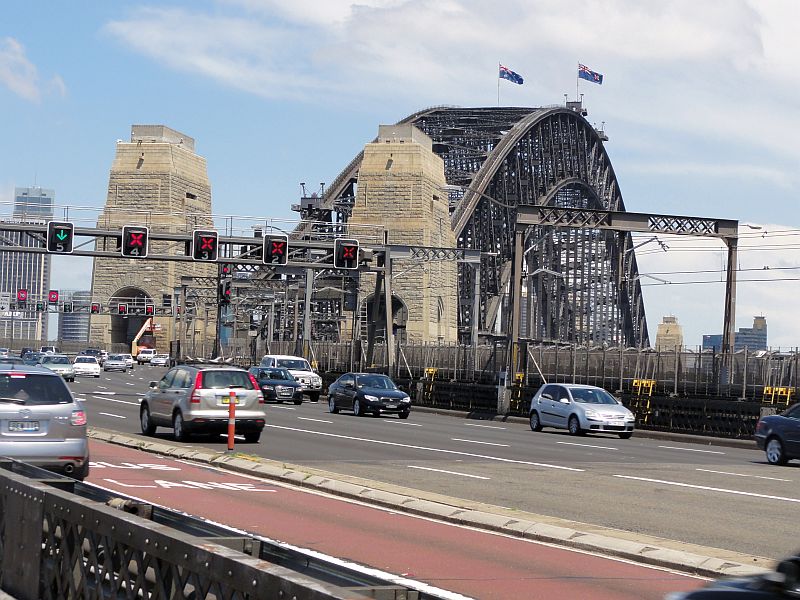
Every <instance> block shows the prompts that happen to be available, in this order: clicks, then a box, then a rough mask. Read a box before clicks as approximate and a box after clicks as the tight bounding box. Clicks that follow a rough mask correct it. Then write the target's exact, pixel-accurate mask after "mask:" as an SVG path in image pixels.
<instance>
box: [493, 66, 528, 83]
mask: <svg viewBox="0 0 800 600" xmlns="http://www.w3.org/2000/svg"><path fill="white" fill-rule="evenodd" d="M499 77H500V79H508V80H509V81H510V82H512V83H517V84H519V85H522V84H523V83H524V80H523V79H522V75H520V74H519V73H514V71H512V70H511V69H509V68H508V67H504V66H503V65H500V75H499Z"/></svg>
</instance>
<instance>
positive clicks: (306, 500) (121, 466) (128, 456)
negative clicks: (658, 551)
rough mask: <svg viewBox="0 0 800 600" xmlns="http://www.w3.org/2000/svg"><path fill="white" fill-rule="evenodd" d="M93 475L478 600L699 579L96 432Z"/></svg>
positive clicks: (646, 594)
mask: <svg viewBox="0 0 800 600" xmlns="http://www.w3.org/2000/svg"><path fill="white" fill-rule="evenodd" d="M91 452H92V463H93V465H92V469H91V471H90V476H89V478H88V481H89V482H90V483H94V484H96V485H100V486H102V487H104V488H107V489H111V490H115V491H118V492H120V493H122V494H127V495H130V496H136V497H138V498H141V499H143V500H147V501H149V502H153V503H155V504H160V505H163V506H167V507H170V508H174V509H176V510H180V511H183V512H186V513H190V514H192V515H195V516H198V517H202V518H205V519H209V520H211V521H215V522H218V523H222V524H225V525H229V526H232V527H236V528H238V529H242V530H246V531H249V532H251V533H253V534H256V535H261V536H264V537H268V538H270V539H274V540H279V541H282V542H286V543H289V544H292V545H295V546H299V547H302V548H308V549H312V550H315V551H317V552H322V553H324V554H328V555H331V556H335V557H338V558H341V559H345V560H349V561H352V562H355V563H359V564H363V565H367V566H370V567H373V568H377V569H381V570H383V571H387V572H390V573H393V574H395V575H401V576H404V577H408V578H411V579H415V580H418V581H422V582H425V583H427V584H429V585H432V586H435V587H438V588H442V589H445V590H450V591H453V592H457V593H459V594H463V595H466V596H471V597H473V598H480V599H502V598H527V599H542V600H555V599H559V598H565V599H581V600H612V599H614V600H633V599H647V600H649V599H653V600H656V599H662V598H664V595H665V594H666V593H668V592H671V591H684V590H690V589H696V588H698V587H701V586H702V584H703V581H702V580H700V579H697V578H693V577H689V576H685V575H680V574H676V573H672V572H669V571H663V570H660V569H655V568H650V567H645V566H640V565H635V564H631V563H628V562H624V561H619V560H614V559H609V558H603V557H599V556H595V555H591V554H586V553H582V552H577V551H572V550H566V549H561V548H555V547H552V546H548V545H545V544H538V543H534V542H530V541H525V540H521V539H517V538H512V537H508V536H504V535H498V534H493V533H489V532H484V531H478V530H474V529H469V528H465V527H459V526H456V525H451V524H447V523H441V522H437V521H432V520H429V519H425V518H421V517H416V516H411V515H406V514H403V513H398V512H394V511H391V510H387V509H381V508H375V507H371V506H365V505H363V504H359V503H355V502H351V501H348V500H344V499H339V498H332V497H329V496H325V495H321V494H315V493H311V492H308V491H303V490H298V489H296V488H289V487H283V486H281V485H278V484H276V483H274V482H271V481H267V480H259V479H254V478H251V477H244V476H241V475H238V474H235V473H230V472H225V471H220V470H217V469H213V468H209V467H205V466H203V465H198V464H189V463H187V462H183V461H178V460H175V459H172V458H167V457H161V456H158V455H154V454H151V453H147V452H144V451H141V450H136V449H132V448H126V447H123V446H117V445H113V444H108V443H105V442H100V441H97V440H92V441H91Z"/></svg>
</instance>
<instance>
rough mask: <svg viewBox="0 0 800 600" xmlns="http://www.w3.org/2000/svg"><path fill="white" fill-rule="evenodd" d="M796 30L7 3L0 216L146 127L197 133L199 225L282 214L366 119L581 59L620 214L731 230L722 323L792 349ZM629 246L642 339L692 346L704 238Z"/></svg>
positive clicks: (488, 10)
mask: <svg viewBox="0 0 800 600" xmlns="http://www.w3.org/2000/svg"><path fill="white" fill-rule="evenodd" d="M799 19H800V3H797V2H796V1H795V0H749V1H748V0H704V1H703V2H697V1H696V0H692V1H689V0H663V1H660V2H641V0H595V1H591V0H574V1H572V2H567V3H565V2H561V1H560V0H495V1H494V2H491V3H487V2H484V1H481V0H362V1H360V2H350V1H348V0H286V1H280V0H191V1H188V0H187V1H178V0H159V1H158V2H148V1H147V0H140V1H137V2H129V1H125V0H119V1H115V2H102V1H100V0H95V1H91V0H79V1H77V2H61V1H57V0H40V1H37V2H23V1H20V0H9V1H7V2H3V3H2V5H1V6H0V115H2V116H0V122H2V123H3V133H4V138H5V139H4V143H2V144H0V203H2V202H5V203H9V202H11V201H12V200H13V191H14V187H15V186H20V187H25V186H30V185H39V186H42V187H45V188H52V189H54V190H55V192H56V202H57V204H58V205H68V206H72V207H75V206H85V207H97V208H100V207H102V205H103V203H104V201H105V197H106V193H107V186H108V175H109V169H110V167H111V162H112V159H113V157H114V150H115V142H116V140H117V139H125V140H127V139H129V136H130V126H131V124H134V123H137V124H138V123H147V124H150V123H159V124H165V125H168V126H170V127H172V128H174V129H177V130H179V131H181V132H183V133H186V134H188V135H190V136H192V137H194V138H195V140H196V151H197V152H198V153H199V154H200V155H202V156H204V157H205V158H206V160H207V163H208V172H209V178H210V180H211V185H212V194H213V206H214V212H215V213H216V214H219V215H222V214H233V215H257V216H263V217H265V218H279V219H295V218H296V213H292V212H291V210H290V205H291V204H292V203H297V202H298V199H299V196H300V192H301V189H300V182H307V186H308V187H309V189H310V191H315V190H316V189H318V187H319V186H318V184H319V182H327V183H330V182H332V181H333V179H334V178H335V177H336V176H337V175H338V174H339V172H340V171H341V170H342V169H343V168H344V167H345V166H346V165H347V164H348V163H349V162H350V160H351V159H352V158H353V157H354V156H355V155H356V154H357V153H358V152H359V151H360V150H361V149H362V148H363V146H364V144H365V143H368V142H370V141H371V140H372V139H373V138H374V137H375V135H376V134H377V131H378V126H379V125H380V124H388V123H394V122H397V121H399V120H400V119H403V118H404V117H406V116H408V115H410V114H412V113H414V112H416V111H418V110H420V109H422V108H425V107H429V106H437V105H451V106H463V107H468V106H496V105H497V104H498V77H497V75H498V63H502V64H503V65H505V66H507V67H508V68H510V69H512V70H514V71H515V72H517V73H519V74H520V75H522V76H523V77H524V80H525V82H524V84H523V85H516V84H514V83H511V82H508V81H505V80H502V81H500V82H499V83H500V104H501V105H503V106H530V107H536V106H545V105H554V104H562V103H563V102H564V96H565V94H567V95H568V96H569V99H570V100H572V99H574V96H575V94H576V73H577V64H578V63H582V64H585V65H587V66H588V67H589V68H590V69H593V70H595V71H597V72H599V73H602V74H603V75H604V80H603V83H602V85H595V84H592V83H589V82H586V81H581V85H580V93H582V94H584V97H583V100H584V104H585V106H586V108H587V109H588V117H587V118H588V119H589V121H590V122H592V123H593V124H595V126H596V127H601V128H603V129H604V130H605V132H606V133H607V135H608V136H609V141H608V142H607V143H606V144H605V147H606V150H607V152H608V154H609V156H610V158H611V162H612V164H613V166H614V171H615V173H616V176H617V180H618V182H619V185H620V189H621V191H622V196H623V198H624V201H625V206H626V208H627V210H629V211H635V212H651V213H662V214H674V215H691V216H703V217H713V218H722V219H735V220H738V221H739V222H740V223H742V224H747V225H742V227H741V239H740V250H739V257H738V263H739V264H738V268H739V269H740V270H739V272H738V273H737V276H738V285H737V308H736V315H737V318H736V327H737V328H740V327H750V326H751V325H752V323H753V317H754V316H756V315H763V316H765V317H766V318H767V323H768V327H769V344H770V346H772V347H783V348H790V347H796V346H800V319H798V318H797V317H796V305H797V298H798V295H800V206H799V204H800V203H798V197H797V191H796V190H797V189H798V183H800V181H798V179H800V169H798V163H800V144H798V143H797V131H800V111H798V110H797V109H798V99H797V92H798V90H799V89H800V70H798V69H797V68H796V57H797V56H798V55H800V37H798V36H797V34H796V31H795V24H796V23H797V22H798V20H799ZM9 212H10V208H9V205H8V204H0V214H8V213H9ZM650 238H652V236H647V235H637V243H638V242H647V240H648V239H650ZM665 248H666V249H665ZM636 254H637V261H638V263H639V271H640V273H642V274H643V275H642V277H641V279H640V282H641V284H642V286H643V292H644V298H645V308H646V312H647V317H648V324H649V330H650V336H651V342H654V341H655V335H656V327H657V325H658V323H659V322H660V321H661V318H662V317H663V316H665V315H672V316H675V317H677V319H678V322H679V323H680V324H681V325H682V327H683V330H684V343H685V344H686V345H687V346H690V347H691V346H697V345H699V344H700V343H701V339H702V335H703V334H704V333H721V331H722V320H723V300H724V283H723V282H722V281H721V279H722V278H721V275H720V270H721V269H722V268H723V266H724V255H725V253H724V245H723V244H722V242H719V241H710V240H699V239H697V238H686V237H680V238H678V237H677V236H671V237H669V236H659V238H658V240H654V241H650V242H647V243H644V245H642V246H641V247H640V248H639V249H638V250H637V253H636ZM55 264H56V268H55V269H54V274H53V280H52V287H54V288H62V289H76V288H83V289H88V288H89V287H90V283H91V260H90V259H81V258H77V257H74V258H73V257H58V258H57V259H56V261H55Z"/></svg>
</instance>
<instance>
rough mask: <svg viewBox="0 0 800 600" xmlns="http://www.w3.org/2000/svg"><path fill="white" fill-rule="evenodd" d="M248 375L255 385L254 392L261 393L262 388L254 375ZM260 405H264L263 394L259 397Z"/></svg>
mask: <svg viewBox="0 0 800 600" xmlns="http://www.w3.org/2000/svg"><path fill="white" fill-rule="evenodd" d="M247 375H248V376H249V377H250V383H252V384H253V389H254V390H258V391H259V392H260V391H261V386H260V385H258V381H256V378H255V377H253V374H252V373H248V374H247ZM258 403H259V404H264V393H263V392H262V393H261V394H259V396H258Z"/></svg>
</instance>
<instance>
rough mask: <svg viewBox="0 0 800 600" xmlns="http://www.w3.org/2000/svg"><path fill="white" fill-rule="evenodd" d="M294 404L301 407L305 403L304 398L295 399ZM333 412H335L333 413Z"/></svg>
mask: <svg viewBox="0 0 800 600" xmlns="http://www.w3.org/2000/svg"><path fill="white" fill-rule="evenodd" d="M294 403H295V405H296V406H300V405H301V404H302V403H303V397H302V396H301V397H300V398H295V399H294ZM328 408H329V409H330V405H329V406H328ZM331 412H333V411H331Z"/></svg>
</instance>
